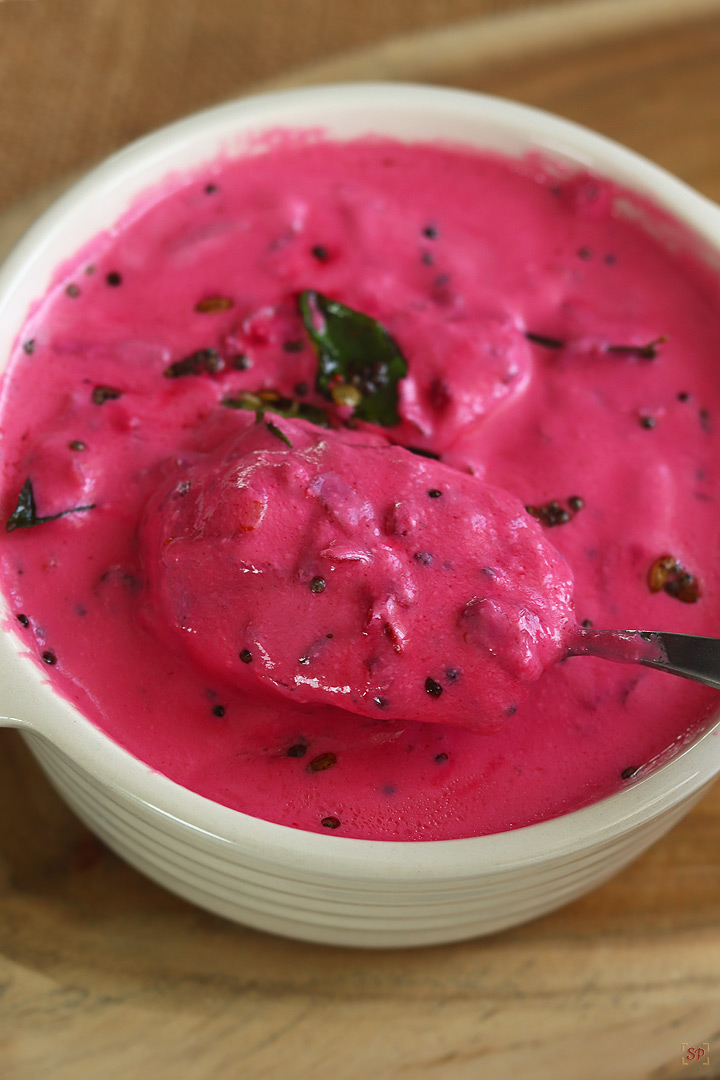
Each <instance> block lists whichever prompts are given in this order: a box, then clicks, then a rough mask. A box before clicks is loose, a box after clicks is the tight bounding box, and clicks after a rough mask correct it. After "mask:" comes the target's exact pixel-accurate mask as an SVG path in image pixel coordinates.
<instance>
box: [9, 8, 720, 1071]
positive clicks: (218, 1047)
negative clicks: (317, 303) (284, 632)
mask: <svg viewBox="0 0 720 1080" xmlns="http://www.w3.org/2000/svg"><path fill="white" fill-rule="evenodd" d="M337 77H350V78H368V77H370V78H412V79H415V80H418V81H429V82H438V83H447V84H454V85H460V86H468V87H473V88H477V89H482V90H485V91H488V92H491V93H498V94H502V95H505V96H507V97H512V98H515V99H518V100H522V101H526V102H529V103H532V104H535V105H539V106H542V107H545V108H549V109H551V110H554V111H557V112H559V113H561V114H563V115H565V116H568V117H571V118H572V119H575V120H578V121H581V122H583V123H586V124H589V125H590V126H592V127H595V128H597V129H599V130H600V131H602V132H604V133H606V134H608V135H610V136H612V137H614V138H616V139H619V140H620V141H622V142H624V143H626V144H628V145H630V146H632V147H633V148H635V149H637V150H639V151H641V152H642V153H644V154H647V155H648V156H649V157H651V158H654V159H655V160H656V161H658V162H660V163H661V164H663V165H665V166H667V167H668V168H669V169H671V170H672V171H673V172H676V173H678V174H679V175H680V176H682V177H683V178H684V179H685V180H687V181H688V182H689V183H691V184H693V185H694V186H695V187H697V188H699V189H700V190H701V191H703V192H705V193H706V194H707V195H709V196H711V197H714V198H716V199H720V85H719V83H720V2H713V0H704V2H703V0H683V2H680V3H678V2H675V0H655V2H654V3H650V2H647V0H622V2H621V3H616V0H602V2H600V3H590V4H587V3H583V4H565V5H563V7H562V10H561V11H558V10H555V11H552V12H548V11H546V10H545V9H543V8H541V7H536V8H535V9H534V10H533V11H531V12H529V13H527V14H526V15H525V16H524V17H520V16H513V15H511V14H508V13H506V14H504V15H503V14H499V15H496V16H492V17H491V16H489V15H488V16H485V18H484V19H483V20H482V23H479V22H476V23H474V24H471V25H469V26H468V27H466V28H464V29H463V30H462V31H461V32H457V31H455V30H452V29H451V30H446V31H440V32H438V31H434V32H433V33H432V34H426V35H424V36H423V35H419V36H415V37H412V38H407V39H404V40H402V41H396V42H394V43H389V44H387V45H386V46H383V47H381V48H375V49H372V50H369V51H367V52H365V53H362V54H356V55H354V56H345V57H342V58H340V59H339V60H337V61H328V62H327V63H324V64H323V65H321V66H319V67H316V68H315V69H313V70H308V71H304V72H300V73H295V74H294V75H292V76H288V78H287V79H285V80H284V82H285V83H290V82H310V81H322V80H328V79H333V78H337ZM48 195H49V193H48V192H41V193H40V194H39V195H37V196H36V197H34V198H32V199H29V200H28V201H27V202H26V203H25V204H23V205H22V206H18V207H16V208H14V209H13V210H12V212H11V213H8V214H5V215H4V216H3V217H1V218H0V245H7V244H8V243H9V241H10V240H11V238H12V237H13V236H14V235H15V234H16V233H17V232H18V230H19V229H20V228H21V227H22V225H23V223H24V222H25V221H26V220H27V218H28V216H29V215H31V214H32V213H33V212H34V210H35V209H36V208H37V207H38V206H39V205H41V204H42V203H44V202H45V201H47V199H48ZM683 1044H688V1045H689V1046H690V1047H698V1046H701V1045H702V1044H706V1048H705V1054H704V1056H703V1058H701V1059H699V1060H698V1059H697V1058H695V1059H694V1060H693V1061H691V1062H690V1063H689V1064H687V1065H685V1064H683V1062H682V1060H681V1055H682V1047H683ZM708 1059H709V1060H708ZM371 1076H377V1077H379V1078H380V1080H385V1078H398V1080H400V1078H403V1080H405V1078H407V1080H414V1078H418V1080H419V1078H421V1077H422V1078H428V1080H432V1078H439V1080H445V1078H448V1077H449V1078H453V1080H455V1078H457V1080H465V1078H467V1080H478V1078H481V1077H486V1076H488V1077H489V1076H502V1077H523V1078H524V1080H533V1078H545V1077H548V1078H550V1077H552V1078H553V1080H578V1078H580V1080H605V1078H607V1080H611V1078H612V1080H636V1078H646V1080H650V1078H652V1080H670V1078H674V1077H677V1078H679V1080H680V1078H682V1080H685V1078H687V1080H690V1078H691V1077H693V1076H700V1077H705V1078H708V1080H709V1078H711V1077H716V1078H717V1077H720V787H716V788H715V789H714V790H713V791H712V792H711V793H710V794H709V795H708V796H706V798H705V799H704V800H703V802H702V803H701V804H700V805H699V806H698V807H697V808H696V809H695V810H694V811H693V812H692V813H691V814H690V815H689V816H688V817H687V818H686V819H685V820H684V821H683V822H682V823H681V824H680V825H679V826H678V827H677V828H676V829H675V830H674V831H673V832H672V833H671V834H670V835H669V836H668V837H666V838H665V839H664V840H663V841H661V842H660V843H659V844H657V845H656V846H655V847H654V848H653V849H652V850H651V851H650V852H648V853H647V854H646V855H645V856H644V857H643V858H641V859H640V860H638V861H637V862H636V863H635V864H634V865H633V866H631V867H630V868H629V869H627V870H626V871H625V872H624V873H622V874H621V875H620V876H619V877H617V878H616V879H615V880H613V881H612V882H610V883H609V884H607V885H606V886H604V887H603V888H602V889H599V890H597V891H596V892H594V893H593V894H591V895H590V896H588V897H586V898H584V899H582V900H580V901H578V902H576V903H574V904H572V905H571V906H569V907H567V908H565V909H564V910H562V911H559V912H557V913H555V914H553V915H550V916H548V917H546V918H544V919H541V920H539V921H537V922H534V923H531V924H529V925H527V926H524V927H520V928H518V929H515V930H512V931H509V932H506V933H503V934H500V935H497V936H495V937H493V938H489V939H480V940H476V941H473V942H467V943H464V944H461V945H453V946H446V947H442V948H433V949H426V950H407V951H399V950H398V951H387V952H380V951H365V952H360V951H357V952H356V951H351V950H343V949H334V948H322V947H316V946H310V945H304V944H299V943H296V942H291V941H285V940H281V939H279V938H272V937H269V936H266V935H263V934H261V933H256V932H254V931H251V930H246V929H244V928H241V927H237V926H234V925H232V924H229V923H226V922H224V921H222V920H221V919H219V918H215V917H213V916H211V915H208V914H205V913H204V912H202V911H199V910H197V909H195V908H193V907H191V906H189V905H188V904H186V903H185V902H183V901H181V900H179V899H176V898H175V897H173V896H172V895H170V894H169V893H166V892H164V891H163V890H161V889H160V888H158V887H157V886H155V885H153V884H151V883H150V882H149V881H147V880H145V879H144V878H142V877H140V875H138V874H137V873H136V872H135V871H133V870H131V869H130V868H129V867H128V866H126V865H125V864H124V863H122V862H121V861H120V860H119V859H118V858H116V857H115V856H114V855H113V854H112V853H110V852H109V851H107V850H106V849H105V848H104V847H103V846H102V845H101V844H100V843H99V842H97V841H96V840H95V839H94V838H93V837H92V836H91V835H90V834H89V833H88V832H87V831H86V830H85V829H84V827H83V826H81V825H80V824H79V823H78V821H77V820H76V819H75V818H74V817H73V815H72V814H71V813H70V811H69V810H67V809H66V808H65V807H64V805H63V804H62V803H61V802H60V800H59V799H58V798H57V796H56V795H55V794H54V792H53V791H52V790H51V789H50V788H49V786H48V784H47V782H46V781H45V779H44V778H43V776H42V774H41V773H40V772H39V770H38V768H37V766H36V765H35V764H34V762H33V761H32V759H31V758H30V756H29V754H28V752H27V751H26V750H25V748H24V745H23V744H22V742H21V741H20V739H19V738H18V737H17V736H16V735H15V734H14V733H12V732H2V733H0V1077H2V1078H3V1080H44V1078H47V1080H95V1078H102V1080H115V1078H116V1077H117V1078H121V1077H122V1078H123V1080H138V1078H139V1080H145V1078H152V1080H225V1078H227V1080H231V1078H232V1080H234V1078H236V1077H242V1078H243V1080H252V1078H268V1080H275V1078H283V1080H284V1078H286V1077H287V1078H289V1080H295V1078H298V1080H305V1078H307V1080H311V1078H312V1080H326V1078H327V1080H367V1078H368V1077H371Z"/></svg>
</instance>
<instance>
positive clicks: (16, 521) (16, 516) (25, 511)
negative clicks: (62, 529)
mask: <svg viewBox="0 0 720 1080" xmlns="http://www.w3.org/2000/svg"><path fill="white" fill-rule="evenodd" d="M94 509H95V503H92V504H91V505H90V506H73V507H72V509H71V510H61V511H60V513H59V514H48V515H47V517H38V515H37V508H36V506H35V493H34V491H33V486H32V480H31V479H30V477H28V478H27V480H26V481H25V483H24V484H23V486H22V491H21V492H20V494H19V496H18V501H17V506H16V507H15V509H14V510H13V512H12V514H11V515H10V517H9V518H8V520H7V522H6V524H5V531H6V532H14V531H15V529H32V528H33V527H34V526H35V525H44V524H45V522H46V521H56V520H57V518H61V517H65V515H66V514H78V513H80V511H81V510H94Z"/></svg>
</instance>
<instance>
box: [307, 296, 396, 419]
mask: <svg viewBox="0 0 720 1080" xmlns="http://www.w3.org/2000/svg"><path fill="white" fill-rule="evenodd" d="M298 305H299V308H300V314H301V316H302V320H303V323H304V324H305V329H306V330H307V332H308V335H309V337H310V340H311V341H312V343H313V346H314V348H315V352H316V354H317V358H318V370H317V376H316V379H315V386H316V389H317V391H318V392H319V393H320V394H322V395H323V397H324V398H326V399H327V400H328V401H334V402H335V404H336V405H349V406H350V407H352V408H353V410H354V415H355V416H357V417H359V418H360V419H361V420H368V421H370V422H371V423H373V424H381V425H382V426H383V427H394V425H395V424H399V423H400V417H399V415H398V383H399V382H400V380H401V379H403V378H404V377H405V376H406V375H407V363H406V361H405V358H404V357H403V355H402V353H401V352H400V349H399V348H398V346H397V344H396V342H395V341H394V340H393V339H392V337H391V336H390V334H389V333H388V332H387V330H386V329H385V327H384V326H382V325H381V324H380V323H379V322H376V320H375V319H372V318H370V316H369V315H364V314H363V313H362V312H360V311H354V310H353V308H349V307H346V306H345V305H344V304H341V303H339V302H338V301H337V300H331V299H330V298H329V297H327V296H323V295H322V294H321V293H318V292H314V291H313V290H311V289H308V290H306V291H305V292H302V293H300V296H299V297H298Z"/></svg>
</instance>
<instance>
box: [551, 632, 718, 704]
mask: <svg viewBox="0 0 720 1080" xmlns="http://www.w3.org/2000/svg"><path fill="white" fill-rule="evenodd" d="M568 656H600V657H602V658H603V659H604V660H614V661H615V662H616V663H619V664H643V665H644V666H645V667H651V668H658V669H659V670H660V671H669V672H671V673H672V674H673V675H680V676H681V677H682V678H683V679H692V680H693V681H694V682H700V683H704V684H705V686H712V687H714V688H715V689H716V690H720V639H718V638H709V637H697V636H696V635H695V634H665V633H660V632H658V631H654V630H650V631H648V630H595V629H594V628H593V629H588V628H585V627H578V628H577V631H576V633H575V636H574V638H573V641H572V643H571V645H570V648H569V649H568Z"/></svg>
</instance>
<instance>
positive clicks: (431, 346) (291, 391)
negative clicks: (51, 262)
mask: <svg viewBox="0 0 720 1080" xmlns="http://www.w3.org/2000/svg"><path fill="white" fill-rule="evenodd" d="M628 203H630V204H631V205H634V207H635V208H636V209H637V210H638V211H639V214H640V216H642V217H643V219H644V221H645V223H646V225H647V224H648V223H649V226H650V227H641V226H640V225H639V224H637V223H636V222H635V221H634V220H633V218H634V215H633V214H628V213H625V212H623V211H622V205H623V204H625V205H627V204H628ZM666 226H667V222H666V221H665V219H664V218H663V215H662V214H661V213H660V212H659V211H657V210H654V209H653V208H652V207H649V206H646V205H640V204H639V203H638V201H637V200H634V199H633V197H632V196H629V195H628V194H627V193H624V192H622V191H618V190H617V189H616V188H614V187H613V185H611V184H609V183H607V182H605V181H603V180H602V179H601V178H598V177H594V176H590V175H584V174H583V175H576V176H572V177H570V176H568V177H562V176H561V177H560V178H559V179H558V177H557V175H556V170H553V169H551V168H550V167H546V166H544V165H543V163H542V162H538V161H536V160H529V159H528V160H524V161H519V162H518V161H508V160H504V159H502V158H500V157H496V156H493V155H488V154H480V153H476V152H473V151H470V150H467V149H463V148H453V147H444V146H426V145H405V144H401V143H397V142H393V141H389V140H371V139H366V140H357V141H355V142H349V143H345V144H336V143H333V142H329V141H322V140H319V141H315V142H312V141H308V140H301V141H299V142H297V141H295V140H294V139H292V138H290V137H288V139H287V140H286V141H285V142H284V143H283V144H279V145H277V146H276V147H275V148H274V149H272V151H270V152H268V153H263V154H258V155H256V156H253V157H251V158H248V159H245V160H237V161H232V160H223V161H219V162H217V163H215V164H214V165H213V166H211V167H209V168H208V169H206V170H205V172H204V174H203V175H202V176H199V175H194V176H191V177H187V178H185V179H178V178H175V179H174V180H172V181H168V183H167V184H166V185H165V186H164V187H163V188H162V189H161V190H159V191H155V192H153V193H151V194H149V195H148V196H147V198H146V199H145V200H144V201H143V202H142V204H141V205H140V206H138V207H136V208H134V210H133V212H132V213H131V214H129V215H128V216H127V218H126V219H124V220H122V221H120V222H119V223H118V224H117V226H116V227H115V228H114V229H112V230H111V231H110V232H108V233H106V234H102V235H100V236H98V237H97V238H96V239H95V240H94V241H93V242H92V244H90V246H89V247H88V248H86V249H85V250H84V251H83V252H82V253H81V254H79V255H78V256H77V257H76V258H75V259H73V260H71V261H70V263H68V264H67V265H66V266H64V267H63V268H62V269H61V271H60V272H59V274H58V278H57V280H56V282H55V284H54V285H53V287H52V288H51V289H50V290H49V292H48V294H47V296H46V297H45V298H44V299H43V300H42V302H41V303H40V304H38V305H37V307H36V308H35V310H33V312H31V314H30V316H29V318H28V320H27V323H26V326H25V328H24V330H23V332H22V335H21V337H20V339H19V340H18V342H17V345H16V348H15V351H14V354H13V356H12V358H11V362H10V366H9V369H8V374H7V375H6V377H5V379H4V382H3V396H2V402H1V419H0V426H1V428H2V451H3V453H2V508H3V513H4V517H5V521H6V525H7V526H10V531H6V533H5V535H4V540H3V543H2V549H1V551H0V560H1V576H2V587H3V591H4V592H5V595H6V596H7V597H8V599H9V601H10V603H11V606H12V610H13V611H14V612H15V617H16V618H17V620H18V622H17V628H18V629H19V632H20V633H21V634H22V635H23V636H24V638H25V640H26V642H27V647H28V650H29V651H30V652H31V653H32V655H34V656H35V657H36V659H37V662H38V663H39V664H41V665H42V666H43V667H44V670H45V672H46V674H47V677H48V678H49V679H50V680H51V682H52V684H53V686H54V687H55V688H56V689H57V690H58V692H59V693H61V694H63V695H64V696H65V697H67V698H68V699H69V700H71V701H72V702H73V703H74V704H75V705H76V706H77V707H78V708H79V709H80V710H81V711H82V712H83V713H84V714H85V715H86V716H88V717H89V718H90V719H91V720H92V721H93V722H94V723H95V724H97V725H98V726H99V727H100V728H102V730H104V731H105V732H106V733H107V734H108V735H109V736H110V737H111V738H113V739H115V740H116V741H117V742H119V743H120V744H121V745H123V746H125V747H126V748H127V749H128V750H129V751H130V752H132V753H133V754H135V755H136V756H137V757H139V758H140V759H142V760H143V761H145V762H147V763H148V764H149V765H150V766H151V767H153V768H154V769H156V770H158V771H160V772H162V773H164V774H165V775H167V776H169V777H171V778H172V779H173V780H175V781H177V782H178V783H180V784H183V785H185V786H186V787H188V788H190V789H192V790H194V791H196V792H199V793H200V794H202V795H205V796H206V797H208V798H210V799H213V800H215V801H218V802H221V803H223V804H225V805H228V806H231V807H234V808H237V809H239V810H242V811H245V812H247V813H249V814H253V815H255V816H258V817H261V818H265V819H268V820H272V821H276V822H280V823H282V824H286V825H290V826H294V827H297V828H302V829H309V830H315V831H326V832H328V833H329V834H333V835H336V836H355V837H364V838H376V839H395V840H397V839H407V840H413V839H447V838H453V837H460V836H472V835H480V834H483V833H487V832H497V831H502V830H505V829H509V828H513V827H517V826H521V825H526V824H529V823H531V822H533V821H538V820H542V819H543V818H547V817H551V816H554V815H557V814H560V813H563V812H566V811H567V810H570V809H573V808H576V807H578V806H581V805H584V804H585V803H587V802H589V801H592V800H594V799H597V798H600V797H602V796H604V795H606V794H609V793H611V792H612V791H615V790H617V789H618V787H620V786H621V785H622V784H625V783H628V782H630V781H631V778H632V776H633V775H636V774H637V771H638V770H640V769H642V768H643V767H644V766H646V765H647V763H649V762H651V761H652V760H653V758H655V757H656V756H657V755H658V754H660V753H662V752H664V751H665V750H667V749H668V748H669V747H671V746H673V745H674V744H676V743H677V742H679V741H682V740H683V739H685V738H688V737H690V736H691V735H692V734H693V733H694V732H695V731H697V730H698V729H699V728H700V727H701V726H702V725H703V723H704V722H705V721H706V719H707V718H708V716H709V715H710V714H711V712H712V710H713V709H714V708H716V707H717V703H718V698H717V695H716V694H715V693H714V692H713V691H710V690H708V689H707V688H704V687H700V686H695V685H693V684H690V683H687V682H685V681H682V680H675V679H672V678H671V677H669V676H666V675H663V674H661V673H658V672H653V671H650V670H647V669H643V668H631V667H628V668H624V667H621V666H618V665H613V664H609V663H607V662H604V661H602V660H593V659H587V658H583V659H575V658H571V659H568V660H565V659H563V656H564V654H565V651H566V648H567V641H568V636H569V634H570V633H571V628H572V623H573V618H574V616H573V613H572V592H573V585H572V582H573V580H574V605H575V613H576V616H577V619H578V621H579V622H581V623H582V622H591V623H592V624H593V625H595V626H607V627H619V628H632V627H639V628H642V629H663V630H672V631H677V632H692V633H702V634H708V635H714V636H717V635H720V625H719V624H720V606H719V604H718V600H719V593H718V588H719V585H720V583H719V582H718V569H717V560H716V558H715V553H716V551H717V548H718V542H719V541H720V535H719V533H720V524H719V520H718V513H717V498H718V479H717V476H716V474H715V470H714V462H715V461H716V460H717V454H718V429H717V418H718V416H720V387H719V386H718V380H717V373H716V362H717V361H716V357H717V355H718V352H719V346H720V316H719V315H718V310H719V308H718V281H717V276H716V275H715V274H714V273H713V272H712V271H711V270H710V269H709V268H708V267H706V266H705V265H704V264H703V262H702V260H701V259H700V258H699V256H697V255H696V254H695V253H694V252H693V245H692V242H691V240H690V238H684V240H683V241H682V242H681V243H679V244H676V245H675V249H674V250H669V248H668V247H667V246H666V245H665V244H663V242H662V241H661V240H660V239H658V236H659V235H661V234H662V233H663V232H664V231H665V229H666ZM655 234H658V235H657V236H656V235H655ZM344 312H350V313H351V316H348V317H349V318H350V323H349V325H350V327H351V329H352V331H353V333H355V332H358V333H361V334H362V335H370V338H371V339H373V340H374V341H375V344H376V345H378V346H379V347H381V349H382V350H383V359H382V361H378V363H377V364H376V366H375V367H374V368H373V367H372V364H370V366H369V367H364V366H363V364H364V361H363V358H362V357H363V355H365V354H366V353H367V355H370V354H371V353H372V351H373V348H374V347H375V346H374V345H373V348H370V346H368V348H367V350H366V349H365V346H363V348H361V349H360V350H359V354H358V355H356V356H355V357H354V359H352V362H350V363H349V364H348V365H346V366H345V367H343V366H342V364H343V362H344V361H343V357H347V350H348V349H350V350H351V351H352V348H351V345H349V344H348V341H347V340H346V341H345V342H344V346H343V348H344V350H345V352H343V349H340V354H341V355H340V358H339V359H338V355H336V354H335V353H334V352H333V349H334V347H335V344H336V341H330V340H328V339H327V335H326V334H325V330H326V327H327V324H328V322H329V321H331V320H332V319H335V320H338V319H339V320H340V322H342V319H343V318H345V317H346V316H344V315H343V313H344ZM363 340H365V339H364V338H363ZM338 364H339V365H340V367H338ZM333 365H334V366H333ZM256 421H257V422H256ZM278 433H279V434H278ZM288 443H289V444H290V445H288ZM430 492H440V494H439V495H431V494H430ZM468 511H469V512H468ZM476 540H477V543H475V541H476ZM418 556H421V557H418ZM427 557H429V560H427ZM663 559H665V560H666V563H664V564H663V565H667V566H669V567H670V570H669V571H668V573H667V574H666V576H665V578H662V574H660V578H658V573H659V571H658V565H659V563H661V562H662V560H663ZM667 560H669V561H667ZM653 568H654V569H653ZM256 571H258V572H256ZM653 575H654V576H653ZM651 581H652V583H653V587H652V588H651ZM658 581H659V587H657V588H655V587H654V586H655V584H656V583H657V582H658ZM320 582H323V583H324V584H322V585H321V584H320ZM678 582H681V583H683V584H682V587H680V586H679V585H678ZM329 635H332V637H330V636H329ZM247 654H249V655H250V659H249V660H248V659H247ZM463 725H467V726H463Z"/></svg>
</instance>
